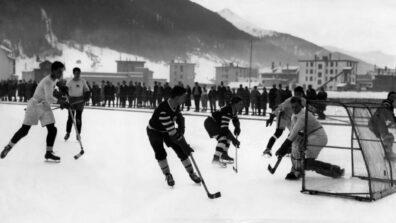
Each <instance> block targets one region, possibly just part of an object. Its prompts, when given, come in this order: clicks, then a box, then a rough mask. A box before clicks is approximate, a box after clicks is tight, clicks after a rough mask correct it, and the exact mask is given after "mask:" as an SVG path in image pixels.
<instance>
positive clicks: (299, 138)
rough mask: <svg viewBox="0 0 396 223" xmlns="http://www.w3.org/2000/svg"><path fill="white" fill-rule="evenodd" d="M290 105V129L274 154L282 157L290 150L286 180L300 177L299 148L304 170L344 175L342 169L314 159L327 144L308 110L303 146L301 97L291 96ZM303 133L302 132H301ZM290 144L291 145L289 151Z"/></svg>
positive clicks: (319, 127) (320, 129)
mask: <svg viewBox="0 0 396 223" xmlns="http://www.w3.org/2000/svg"><path fill="white" fill-rule="evenodd" d="M290 102H291V106H292V110H293V116H292V118H291V120H292V122H291V130H290V134H289V136H288V137H287V139H286V140H285V141H284V142H283V144H282V146H281V147H280V148H279V149H278V150H277V151H276V153H275V154H276V156H278V157H283V156H284V155H286V154H287V153H290V152H291V161H292V169H291V172H290V173H288V174H287V176H286V180H297V179H299V178H300V177H301V171H302V168H303V167H302V158H301V150H304V153H305V170H312V171H315V172H317V173H319V174H322V175H324V176H328V177H333V178H339V177H341V176H343V175H344V169H341V168H340V167H339V166H336V165H332V164H330V163H325V162H322V161H319V160H316V158H317V157H318V155H319V153H320V151H321V150H322V149H323V147H324V146H326V144H327V134H326V132H325V130H324V129H323V127H322V125H321V124H320V123H319V121H318V120H317V119H316V118H315V116H314V115H313V114H312V113H311V112H308V121H307V128H306V129H307V130H306V131H307V133H306V134H308V135H307V144H306V145H307V148H303V145H304V144H303V142H304V138H305V137H304V133H303V132H304V129H305V115H306V114H305V109H303V105H302V99H301V98H300V97H292V98H291V100H290ZM301 133H303V134H301ZM290 146H291V147H292V149H291V151H290Z"/></svg>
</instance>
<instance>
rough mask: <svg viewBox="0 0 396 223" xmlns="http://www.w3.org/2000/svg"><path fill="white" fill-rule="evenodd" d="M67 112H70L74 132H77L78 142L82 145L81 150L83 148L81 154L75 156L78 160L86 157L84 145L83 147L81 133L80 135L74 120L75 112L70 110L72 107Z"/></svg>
mask: <svg viewBox="0 0 396 223" xmlns="http://www.w3.org/2000/svg"><path fill="white" fill-rule="evenodd" d="M67 110H69V115H70V117H71V118H72V122H73V126H74V130H75V131H76V135H77V140H78V142H79V143H80V148H81V150H80V152H79V153H78V154H77V155H75V156H74V159H78V158H80V157H81V156H82V155H84V148H83V145H82V142H81V137H80V133H79V132H78V130H77V126H76V122H75V120H74V116H73V112H72V111H71V108H70V107H69V108H68V109H67Z"/></svg>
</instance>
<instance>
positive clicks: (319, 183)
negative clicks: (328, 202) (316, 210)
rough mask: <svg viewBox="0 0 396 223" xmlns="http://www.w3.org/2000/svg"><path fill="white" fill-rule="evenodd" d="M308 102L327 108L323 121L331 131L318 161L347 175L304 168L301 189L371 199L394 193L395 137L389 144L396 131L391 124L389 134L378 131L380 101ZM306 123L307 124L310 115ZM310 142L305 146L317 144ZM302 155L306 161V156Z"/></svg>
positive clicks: (395, 185)
mask: <svg viewBox="0 0 396 223" xmlns="http://www.w3.org/2000/svg"><path fill="white" fill-rule="evenodd" d="M308 105H310V106H313V107H318V106H322V107H325V108H326V110H325V113H326V119H325V120H320V122H321V123H322V126H323V128H324V129H325V131H326V133H327V136H328V143H327V145H326V146H325V147H324V148H323V149H322V150H321V152H320V153H319V156H318V158H317V160H320V161H324V162H328V163H331V164H334V165H337V166H340V167H341V168H344V169H345V175H344V176H343V177H341V178H331V177H326V176H322V175H319V174H317V173H315V172H313V171H306V170H305V168H303V171H302V172H303V174H302V175H303V180H302V190H301V191H302V192H304V193H308V194H323V195H333V196H340V197H350V198H355V199H358V200H368V201H373V200H377V199H380V198H382V197H384V196H387V195H389V194H392V193H394V192H395V191H396V180H395V174H396V158H393V157H392V156H391V155H390V154H392V153H393V151H394V152H396V146H395V145H396V144H395V143H394V138H392V141H391V143H389V139H388V138H389V137H388V136H389V134H392V135H393V136H396V130H395V128H394V127H393V126H394V125H389V127H388V126H387V129H386V131H387V133H386V134H382V133H381V134H379V133H378V131H377V130H376V128H377V127H376V126H378V125H377V124H378V123H377V122H378V120H377V119H375V117H374V116H375V115H376V114H377V113H376V112H377V110H378V111H379V110H380V109H383V107H381V105H380V104H379V103H370V102H365V101H354V102H345V101H341V100H333V101H310V100H309V101H307V106H308ZM306 112H309V111H308V110H307V111H306ZM373 117H374V118H373ZM305 122H306V123H305V126H307V124H308V123H307V122H308V119H307V118H306V119H305ZM384 131H385V130H384ZM305 132H307V131H306V129H305ZM386 137H387V138H386ZM309 143H310V142H307V140H305V144H304V145H303V149H304V148H307V146H315V145H310V144H309ZM389 146H390V147H389ZM302 153H303V151H302ZM303 154H304V153H303ZM303 154H302V155H303ZM302 157H303V162H304V161H305V160H304V156H302ZM303 167H304V165H303Z"/></svg>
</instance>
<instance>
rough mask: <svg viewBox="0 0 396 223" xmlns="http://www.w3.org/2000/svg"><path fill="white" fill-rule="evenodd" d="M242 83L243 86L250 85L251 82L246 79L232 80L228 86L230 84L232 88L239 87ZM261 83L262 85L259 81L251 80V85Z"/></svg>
mask: <svg viewBox="0 0 396 223" xmlns="http://www.w3.org/2000/svg"><path fill="white" fill-rule="evenodd" d="M241 84H242V86H243V87H249V82H248V81H244V82H239V81H238V82H230V83H228V86H230V88H239V85H241ZM259 85H261V83H260V82H258V81H251V82H250V86H251V87H254V86H259Z"/></svg>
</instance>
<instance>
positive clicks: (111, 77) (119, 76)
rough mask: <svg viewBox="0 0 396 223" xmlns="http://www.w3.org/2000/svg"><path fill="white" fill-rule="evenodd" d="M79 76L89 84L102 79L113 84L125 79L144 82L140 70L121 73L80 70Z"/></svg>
mask: <svg viewBox="0 0 396 223" xmlns="http://www.w3.org/2000/svg"><path fill="white" fill-rule="evenodd" d="M81 78H84V79H85V80H86V81H88V82H89V83H90V84H91V83H93V82H95V83H97V84H98V83H100V82H102V81H110V82H112V83H113V84H117V83H122V82H123V81H126V82H127V83H129V82H130V81H132V82H134V83H135V82H144V79H143V74H142V73H141V72H130V73H127V72H123V73H106V72H81Z"/></svg>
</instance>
